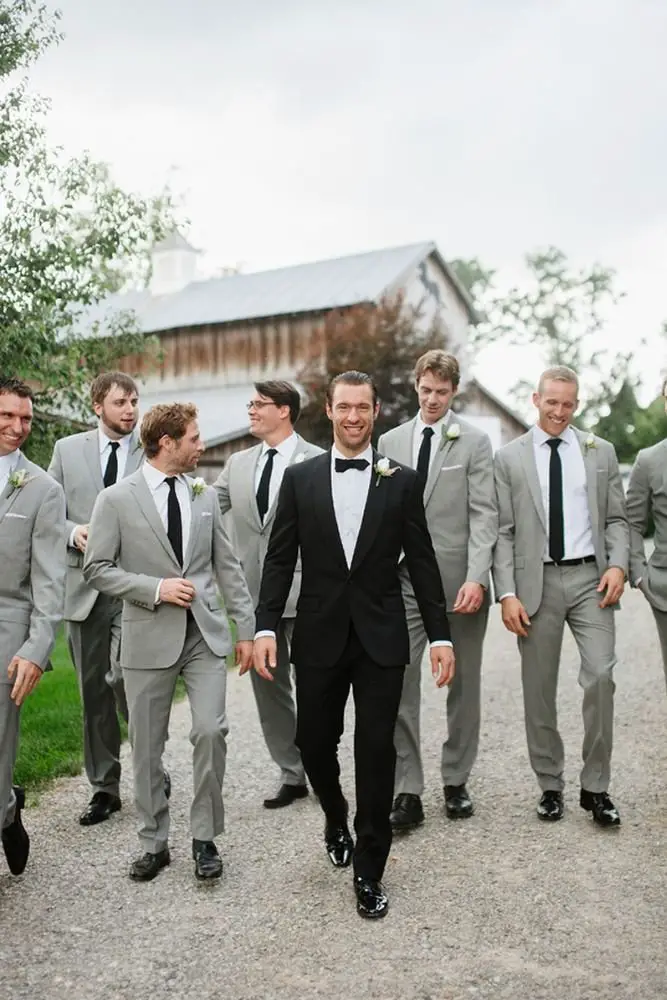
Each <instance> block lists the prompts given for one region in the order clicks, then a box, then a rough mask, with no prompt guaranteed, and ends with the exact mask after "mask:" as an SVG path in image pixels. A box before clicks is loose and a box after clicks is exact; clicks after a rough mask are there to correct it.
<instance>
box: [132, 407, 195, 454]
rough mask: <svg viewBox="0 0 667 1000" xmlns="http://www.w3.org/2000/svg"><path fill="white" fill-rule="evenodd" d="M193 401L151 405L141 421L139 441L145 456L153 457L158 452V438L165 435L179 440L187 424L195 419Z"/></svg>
mask: <svg viewBox="0 0 667 1000" xmlns="http://www.w3.org/2000/svg"><path fill="white" fill-rule="evenodd" d="M197 412H198V411H197V407H196V406H195V405H194V403H157V404H156V405H155V406H151V408H150V410H148V412H147V413H146V414H144V418H143V420H142V421H141V432H140V433H141V443H142V445H143V446H144V451H145V452H146V458H155V457H156V455H159V453H160V439H161V438H163V437H164V436H165V435H166V436H167V437H170V438H173V440H174V441H180V440H181V438H182V437H183V436H184V434H185V432H186V430H187V429H188V424H191V423H192V421H193V420H196V419H197Z"/></svg>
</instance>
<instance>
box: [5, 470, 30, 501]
mask: <svg viewBox="0 0 667 1000" xmlns="http://www.w3.org/2000/svg"><path fill="white" fill-rule="evenodd" d="M27 482H28V470H27V469H14V471H13V472H12V473H11V475H10V477H9V479H8V483H9V485H10V486H11V490H10V496H11V494H12V493H13V492H14V490H20V489H21V487H22V486H25V484H26V483H27Z"/></svg>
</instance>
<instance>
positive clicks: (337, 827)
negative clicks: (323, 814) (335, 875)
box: [324, 821, 354, 868]
mask: <svg viewBox="0 0 667 1000" xmlns="http://www.w3.org/2000/svg"><path fill="white" fill-rule="evenodd" d="M324 843H325V846H326V849H327V854H328V855H329V861H330V862H331V864H332V865H333V866H334V868H347V866H348V865H349V863H350V861H351V860H352V851H353V850H354V841H353V840H352V834H351V833H350V831H349V828H348V825H347V822H346V821H343V822H342V823H329V822H328V821H327V823H326V824H325V827H324Z"/></svg>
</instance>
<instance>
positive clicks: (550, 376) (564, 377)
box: [537, 365, 579, 396]
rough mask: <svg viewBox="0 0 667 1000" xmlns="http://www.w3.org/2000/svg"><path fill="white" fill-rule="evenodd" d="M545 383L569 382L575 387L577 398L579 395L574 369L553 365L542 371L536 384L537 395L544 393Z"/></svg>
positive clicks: (577, 377)
mask: <svg viewBox="0 0 667 1000" xmlns="http://www.w3.org/2000/svg"><path fill="white" fill-rule="evenodd" d="M545 382H570V383H571V384H572V385H575V386H576V388H577V396H578V395H579V376H578V375H577V373H576V372H575V371H574V369H572V368H568V367H567V365H553V366H552V367H551V368H547V369H546V370H545V371H543V372H542V374H541V375H540V378H539V381H538V383H537V391H538V392H539V393H543V392H544V383H545Z"/></svg>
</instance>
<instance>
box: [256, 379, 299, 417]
mask: <svg viewBox="0 0 667 1000" xmlns="http://www.w3.org/2000/svg"><path fill="white" fill-rule="evenodd" d="M255 390H256V392H258V393H259V394H260V396H266V398H267V399H270V400H271V401H272V402H274V403H275V404H276V406H289V418H290V420H291V422H292V423H293V424H295V423H296V422H297V420H298V419H299V414H300V413H301V396H300V395H299V393H298V391H297V390H296V389H295V388H294V386H293V385H292V383H291V382H284V381H283V380H282V379H268V380H267V381H266V382H255Z"/></svg>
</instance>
